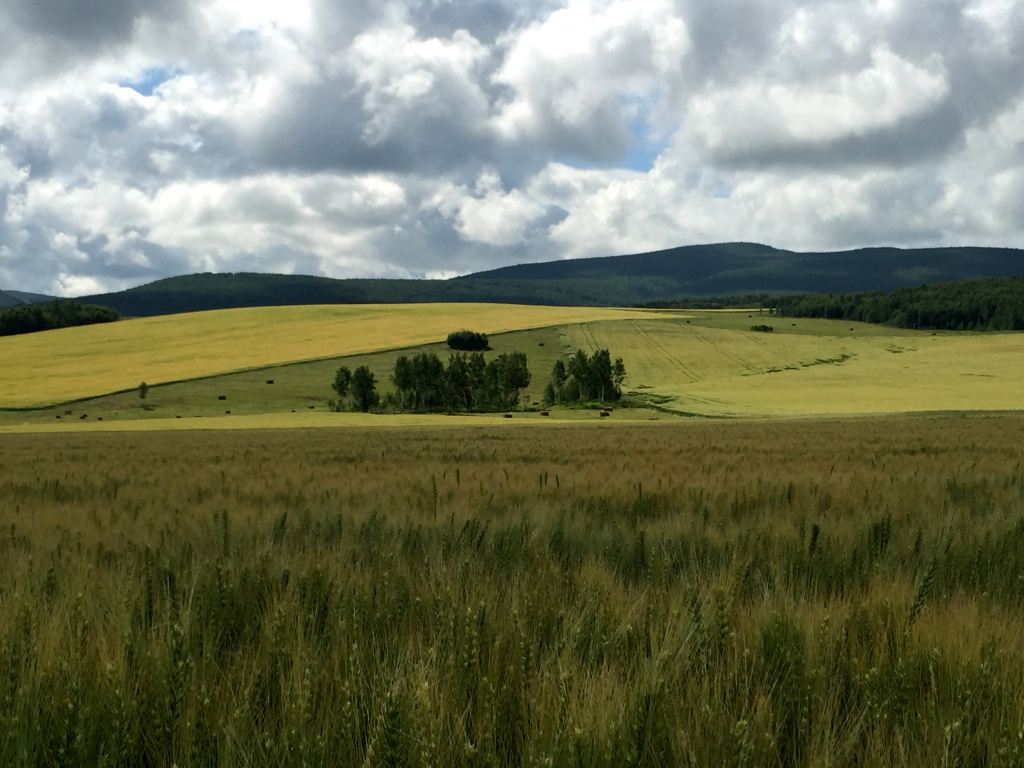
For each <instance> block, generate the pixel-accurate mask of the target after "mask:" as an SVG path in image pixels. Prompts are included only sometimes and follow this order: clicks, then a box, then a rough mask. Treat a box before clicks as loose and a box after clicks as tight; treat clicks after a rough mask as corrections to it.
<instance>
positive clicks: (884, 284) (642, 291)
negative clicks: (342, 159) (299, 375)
mask: <svg viewBox="0 0 1024 768" xmlns="http://www.w3.org/2000/svg"><path fill="white" fill-rule="evenodd" d="M1017 275H1024V250H1020V249H1015V248H978V247H961V248H919V249H902V248H862V249H857V250H848V251H825V252H798V251H788V250H782V249H779V248H773V247H771V246H768V245H760V244H757V243H721V244H714V245H690V246H682V247H679V248H670V249H667V250H662V251H653V252H650V253H639V254H632V255H626V256H610V257H600V258H587V259H565V260H559V261H549V262H542V263H534V264H519V265H515V266H508V267H502V268H500V269H494V270H489V271H486V272H478V273H475V274H471V275H466V276H462V277H456V278H451V279H449V280H383V279H343V280H338V279H333V278H327V277H314V276H304V275H272V274H258V273H226V274H225V273H221V274H208V273H207V274H194V275H184V276H181V277H172V278H167V279H164V280H157V281H156V282H153V283H148V284H146V285H141V286H138V287H135V288H129V289H128V290H125V291H119V292H116V293H105V294H96V295H92V296H82V297H79V300H80V301H82V302H85V303H90V304H100V305H103V306H108V307H111V308H113V309H116V310H118V311H119V312H120V313H122V314H123V315H127V316H136V317H139V316H147V315H161V314H172V313H176V312H190V311H198V310H206V309H223V308H229V307H248V306H273V305H286V304H336V303H346V304H352V303H409V302H439V301H440V302H448V301H480V302H507V303H521V304H552V305H608V306H614V305H635V304H646V303H652V302H660V301H672V300H678V299H684V298H697V297H711V296H715V297H720V296H729V295H739V294H758V293H764V294H774V295H780V294H798V293H832V292H851V291H888V290H893V289H896V288H903V287H912V286H918V285H922V284H931V283H941V282H947V281H953V280H963V279H972V278H984V277H1010V276H1017ZM17 295H22V296H25V295H27V294H17V293H16V292H11V291H6V292H4V293H3V294H0V296H17Z"/></svg>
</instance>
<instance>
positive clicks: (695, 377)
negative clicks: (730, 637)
mask: <svg viewBox="0 0 1024 768" xmlns="http://www.w3.org/2000/svg"><path fill="white" fill-rule="evenodd" d="M629 322H630V325H631V327H632V328H633V330H634V331H636V333H637V335H638V336H640V338H642V339H643V340H644V341H645V342H646V343H647V344H648V346H650V347H651V349H654V350H655V351H657V352H658V353H660V354H661V355H662V356H663V357H664V358H665V359H666V360H668V361H669V363H671V364H672V367H673V368H675V369H676V370H677V371H679V372H680V373H681V374H683V376H685V377H686V378H687V379H688V380H689V381H690V383H693V384H696V383H697V382H700V381H703V380H704V378H703V377H702V376H701V375H700V374H698V373H697V372H696V371H695V370H693V369H692V368H691V367H690V366H688V365H687V364H686V363H684V362H683V361H682V360H681V359H680V358H679V357H677V356H676V354H675V353H674V352H672V351H671V350H670V349H669V348H668V346H666V345H665V344H663V343H662V342H661V341H658V340H657V339H656V338H655V337H654V336H652V335H651V334H650V333H649V332H648V331H647V330H646V329H645V328H644V327H643V326H642V325H640V323H639V321H636V320H630V321H629Z"/></svg>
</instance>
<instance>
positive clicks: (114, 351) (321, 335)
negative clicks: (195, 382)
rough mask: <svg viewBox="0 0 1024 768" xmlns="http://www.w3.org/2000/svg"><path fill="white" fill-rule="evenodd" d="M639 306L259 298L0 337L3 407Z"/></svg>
mask: <svg viewBox="0 0 1024 768" xmlns="http://www.w3.org/2000/svg"><path fill="white" fill-rule="evenodd" d="M643 316H651V313H650V312H644V311H642V310H615V309H601V308H593V307H589V308H588V307H581V308H576V307H532V306H531V307H527V306H517V305H510V304H402V305H372V304H365V305H330V306H300V307H258V308H253V309H226V310H218V311H214V312H194V313H189V314H181V315H166V316H162V317H149V318H143V319H138V320H124V321H121V322H117V323H109V324H104V325H92V326H87V327H82V328H64V329H61V330H58V331H45V332H42V333H33V334H26V335H22V336H8V337H5V338H2V339H0V408H32V407H39V406H45V405H50V404H54V403H62V402H68V401H71V400H77V399H82V398H86V397H91V396H94V395H102V394H107V393H110V392H118V391H122V390H126V389H130V388H132V387H136V386H138V384H139V382H140V381H146V382H147V383H149V384H159V383H162V382H169V381H179V380H183V379H194V378H199V377H203V376H212V375H214V374H219V373H226V372H229V371H237V370H242V369H248V368H261V367H265V366H268V365H279V364H281V363H286V362H293V361H299V360H312V359H315V358H326V357H339V356H343V355H357V354H364V353H367V352H374V351H378V350H385V349H395V348H398V347H409V346H416V345H419V344H426V343H430V342H436V341H438V340H440V339H444V338H445V337H446V336H447V335H448V333H449V332H450V331H452V330H457V329H459V328H463V327H471V328H473V329H474V330H478V331H483V332H486V333H499V332H504V331H513V330H522V329H527V328H539V327H545V326H552V325H561V324H563V323H569V322H585V321H588V320H597V319H613V318H628V317H643Z"/></svg>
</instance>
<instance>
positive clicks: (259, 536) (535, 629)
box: [0, 416, 1024, 767]
mask: <svg viewBox="0 0 1024 768" xmlns="http://www.w3.org/2000/svg"><path fill="white" fill-rule="evenodd" d="M1022 437H1024V417H1019V416H998V417H997V416H990V417H980V416H977V417H927V418H916V419H915V418H901V419H879V420H845V421H822V422H799V421H796V422H771V423H707V422H704V423H689V424H687V425H685V426H680V427H669V428H658V429H649V428H646V429H645V428H637V427H629V426H621V427H618V428H616V429H613V430H608V429H592V430H582V429H576V428H572V427H551V428H547V429H543V428H537V429H523V430H517V429H504V430H497V429H491V428H482V429H481V428H478V429H473V430H469V429H464V428H455V429H443V430H442V429H423V430H416V431H410V432H402V431H398V430H313V431H301V430H295V431H288V430H284V431H277V432H270V431H267V432H252V431H250V432H218V433H202V434H200V433H195V432H179V433H160V434H95V435H86V434H80V435H66V434H62V435H10V436H6V437H5V438H4V440H3V441H0V466H2V467H3V472H2V473H0V531H2V535H0V659H2V664H0V670H2V680H0V764H3V765H11V766H18V765H110V766H113V765H125V766H128V765H131V766H135V765H153V766H170V765H175V764H176V765H214V764H216V765H250V766H281V765H311V766H319V765H324V766H326V765H331V766H334V765H342V766H346V765H353V766H356V765H358V766H376V765H382V766H383V765H388V766H393V765H409V766H428V765H435V766H440V765H443V766H478V765H501V766H506V765H508V766H583V765H586V766H623V765H651V766H674V765H683V766H709V765H715V766H790V765H792V766H823V765H830V766H886V767H888V766H923V765H927V766H942V765H949V766H953V765H960V766H982V765H984V766H1019V765H1021V764H1022V763H1024V736H1022V735H1021V728H1022V723H1024V635H1022V631H1021V627H1022V626H1024V624H1022V621H1024V589H1022V587H1021V585H1022V584H1024V440H1022Z"/></svg>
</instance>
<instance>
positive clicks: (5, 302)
mask: <svg viewBox="0 0 1024 768" xmlns="http://www.w3.org/2000/svg"><path fill="white" fill-rule="evenodd" d="M53 298H54V297H53V296H44V295H43V294H41V293H25V292H24V291H5V290H0V309H10V308H11V307H22V306H25V305H27V304H42V303H43V302H46V301H53Z"/></svg>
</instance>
